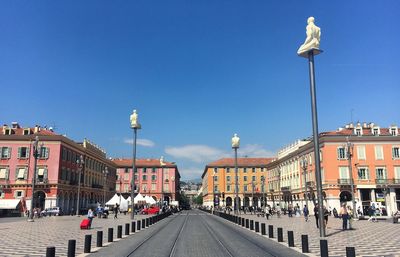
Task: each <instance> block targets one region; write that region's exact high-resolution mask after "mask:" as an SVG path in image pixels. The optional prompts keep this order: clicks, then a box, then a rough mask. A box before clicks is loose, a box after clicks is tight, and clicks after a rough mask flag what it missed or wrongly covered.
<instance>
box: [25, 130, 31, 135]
mask: <svg viewBox="0 0 400 257" xmlns="http://www.w3.org/2000/svg"><path fill="white" fill-rule="evenodd" d="M30 134H31V130H30V129H28V128H27V129H24V135H25V136H26V135H30Z"/></svg>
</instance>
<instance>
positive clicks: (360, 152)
mask: <svg viewBox="0 0 400 257" xmlns="http://www.w3.org/2000/svg"><path fill="white" fill-rule="evenodd" d="M357 158H358V159H359V160H365V159H366V156H365V146H363V145H359V146H357Z"/></svg>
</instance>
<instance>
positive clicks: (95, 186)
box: [92, 184, 103, 188]
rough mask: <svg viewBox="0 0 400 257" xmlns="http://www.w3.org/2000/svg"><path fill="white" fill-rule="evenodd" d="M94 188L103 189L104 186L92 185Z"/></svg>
mask: <svg viewBox="0 0 400 257" xmlns="http://www.w3.org/2000/svg"><path fill="white" fill-rule="evenodd" d="M92 188H103V185H99V184H92Z"/></svg>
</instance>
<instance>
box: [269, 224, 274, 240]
mask: <svg viewBox="0 0 400 257" xmlns="http://www.w3.org/2000/svg"><path fill="white" fill-rule="evenodd" d="M268 237H269V238H274V226H273V225H268Z"/></svg>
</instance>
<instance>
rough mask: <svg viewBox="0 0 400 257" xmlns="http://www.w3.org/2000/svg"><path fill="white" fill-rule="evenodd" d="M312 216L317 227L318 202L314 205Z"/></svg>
mask: <svg viewBox="0 0 400 257" xmlns="http://www.w3.org/2000/svg"><path fill="white" fill-rule="evenodd" d="M314 217H315V224H316V225H317V228H319V218H318V204H315V207H314Z"/></svg>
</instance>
